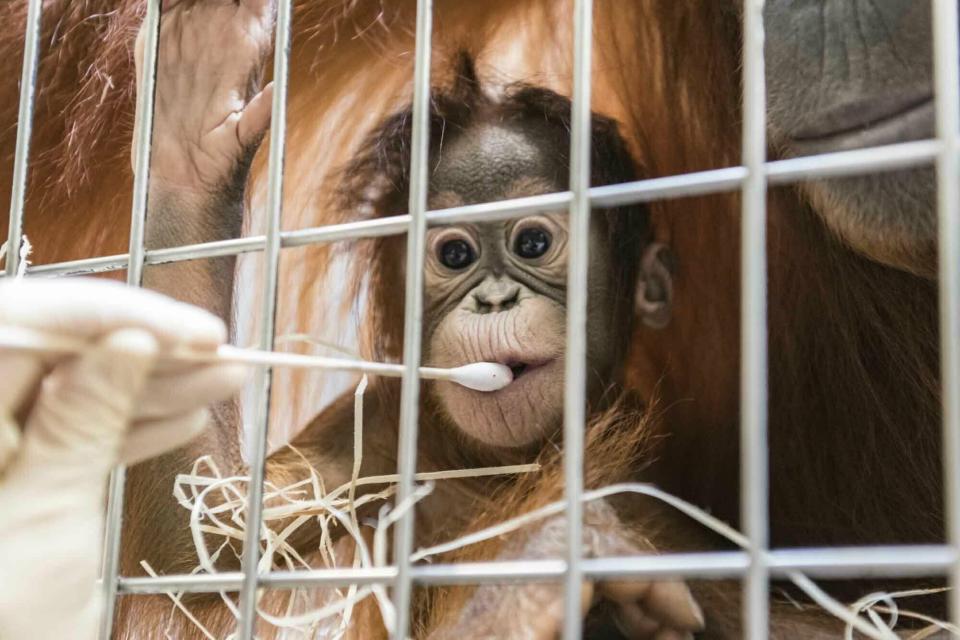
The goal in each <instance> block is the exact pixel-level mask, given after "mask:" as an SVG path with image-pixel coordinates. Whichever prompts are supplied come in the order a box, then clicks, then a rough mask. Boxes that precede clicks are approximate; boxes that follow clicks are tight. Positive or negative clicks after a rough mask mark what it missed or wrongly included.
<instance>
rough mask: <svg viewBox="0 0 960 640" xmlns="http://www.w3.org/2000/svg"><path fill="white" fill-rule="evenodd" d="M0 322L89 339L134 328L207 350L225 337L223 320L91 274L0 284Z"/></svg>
mask: <svg viewBox="0 0 960 640" xmlns="http://www.w3.org/2000/svg"><path fill="white" fill-rule="evenodd" d="M3 324H11V325H16V326H22V327H28V328H32V329H38V330H42V331H50V332H53V333H58V334H66V335H70V336H76V337H79V338H89V339H92V338H96V337H98V336H101V335H103V334H106V333H110V332H111V331H115V330H117V329H123V328H138V329H143V330H146V331H149V332H150V333H152V334H153V335H154V336H155V337H156V339H157V340H158V341H159V342H160V343H161V345H164V346H170V345H180V344H183V345H188V346H190V347H193V348H199V349H213V348H215V347H216V346H217V345H219V344H221V343H223V341H224V340H225V339H226V335H227V332H226V328H225V327H224V324H223V322H222V321H221V320H220V319H219V318H217V317H215V316H214V315H212V314H210V313H208V312H206V311H204V310H203V309H200V308H198V307H194V306H192V305H188V304H185V303H182V302H177V301H176V300H173V299H172V298H167V297H166V296H162V295H160V294H158V293H154V292H152V291H147V290H144V289H136V288H132V287H127V286H124V285H122V284H120V283H118V282H113V281H110V280H99V279H92V278H70V279H65V280H31V281H13V282H0V325H3Z"/></svg>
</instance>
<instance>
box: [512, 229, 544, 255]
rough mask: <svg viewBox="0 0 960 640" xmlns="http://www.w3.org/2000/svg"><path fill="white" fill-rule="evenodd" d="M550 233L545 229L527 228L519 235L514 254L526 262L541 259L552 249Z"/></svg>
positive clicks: (514, 245)
mask: <svg viewBox="0 0 960 640" xmlns="http://www.w3.org/2000/svg"><path fill="white" fill-rule="evenodd" d="M551 240H552V238H551V237H550V232H549V231H547V230H546V229H544V228H543V227H527V228H526V229H524V230H523V231H521V232H520V233H518V234H517V239H516V240H514V242H513V252H514V253H515V254H517V255H518V256H520V257H521V258H524V259H526V260H533V259H534V258H539V257H540V256H542V255H543V254H545V253H546V252H547V251H548V250H549V249H550V241H551Z"/></svg>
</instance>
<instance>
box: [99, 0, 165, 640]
mask: <svg viewBox="0 0 960 640" xmlns="http://www.w3.org/2000/svg"><path fill="white" fill-rule="evenodd" d="M143 28H144V29H146V42H144V48H143V77H142V78H141V79H140V86H139V87H138V91H137V113H138V114H140V120H139V121H138V122H137V130H136V131H135V132H134V136H135V141H136V145H137V157H136V159H135V162H136V166H135V167H134V179H133V207H132V211H131V213H130V245H129V246H130V249H129V251H130V261H129V264H128V265H127V284H128V285H130V286H132V287H139V286H140V283H141V280H142V279H143V256H144V250H143V229H144V222H145V221H146V217H147V194H148V192H149V189H148V187H149V184H150V146H151V140H152V136H153V105H154V94H155V90H156V79H157V57H158V51H157V50H158V48H159V43H160V0H149V1H148V2H147V15H146V18H145V19H144V27H143ZM126 477H127V473H126V467H124V465H118V466H117V467H116V468H115V469H114V470H113V473H111V474H110V487H109V491H108V496H107V526H106V536H107V540H106V545H105V549H104V559H103V617H102V618H101V623H100V638H101V640H109V638H110V636H111V635H112V633H113V618H114V612H115V609H116V599H117V583H118V578H119V574H120V539H121V534H122V531H121V525H122V523H123V489H124V483H125V482H126Z"/></svg>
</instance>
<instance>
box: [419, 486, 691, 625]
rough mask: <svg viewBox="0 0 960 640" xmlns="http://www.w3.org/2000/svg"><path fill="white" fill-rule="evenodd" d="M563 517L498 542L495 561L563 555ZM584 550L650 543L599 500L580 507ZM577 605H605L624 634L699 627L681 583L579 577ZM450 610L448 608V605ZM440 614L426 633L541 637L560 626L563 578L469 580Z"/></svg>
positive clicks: (644, 547)
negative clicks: (454, 606)
mask: <svg viewBox="0 0 960 640" xmlns="http://www.w3.org/2000/svg"><path fill="white" fill-rule="evenodd" d="M565 531H566V520H565V516H556V517H554V518H551V519H550V520H547V521H546V522H545V523H543V524H542V525H540V526H539V528H537V529H536V530H534V531H532V532H530V533H528V534H526V537H525V538H520V539H519V540H513V541H512V542H511V543H508V544H507V546H506V547H504V548H503V549H502V550H501V552H500V554H499V555H498V556H497V557H496V559H497V560H518V559H543V558H557V557H563V555H564V554H565V552H566V536H565ZM583 542H584V556H585V557H593V558H595V557H603V556H625V555H637V554H643V553H650V552H652V551H653V550H654V547H653V545H652V544H651V543H650V542H649V541H647V540H643V539H641V538H639V536H637V535H635V534H634V532H632V531H630V530H629V529H627V528H626V527H624V526H623V525H622V523H621V522H620V520H619V518H618V517H617V514H616V512H615V511H614V509H613V508H612V507H611V506H610V505H609V504H607V503H606V502H602V501H601V502H592V503H589V504H587V505H585V507H584V540H583ZM582 595H583V600H582V611H583V613H584V615H586V614H587V613H588V611H589V610H590V609H591V606H592V605H593V604H594V603H598V602H600V601H606V602H608V603H609V604H611V605H612V608H613V612H614V613H613V616H614V619H615V621H616V624H617V626H618V627H619V628H620V629H621V631H622V632H623V633H624V634H625V635H626V637H628V638H651V639H656V640H668V639H670V640H672V639H674V638H687V637H691V638H692V634H693V632H695V631H700V630H702V629H703V614H702V612H701V611H700V607H699V606H698V605H697V603H696V602H695V601H694V599H693V596H692V595H691V594H690V590H689V589H688V588H687V586H686V585H685V584H684V583H683V582H678V581H662V582H650V581H647V580H636V581H622V582H621V581H602V582H596V583H592V582H588V583H586V584H584V587H583V591H582ZM449 610H450V609H448V611H449ZM449 618H450V619H448V620H446V621H441V622H440V624H439V627H438V628H437V629H436V630H434V631H433V632H432V633H431V635H430V636H429V637H430V639H431V640H454V639H458V640H462V639H472V638H506V637H510V638H525V639H530V640H541V639H543V640H549V639H552V638H556V637H558V635H559V633H560V630H561V629H562V626H563V585H562V584H558V583H556V582H553V583H536V584H526V585H519V586H512V585H511V586H504V585H495V584H491V585H482V586H480V587H477V588H476V589H475V590H474V591H473V593H472V595H471V596H470V597H469V598H468V599H467V601H466V603H465V604H464V605H463V607H462V608H460V609H459V611H454V612H453V615H451V616H449Z"/></svg>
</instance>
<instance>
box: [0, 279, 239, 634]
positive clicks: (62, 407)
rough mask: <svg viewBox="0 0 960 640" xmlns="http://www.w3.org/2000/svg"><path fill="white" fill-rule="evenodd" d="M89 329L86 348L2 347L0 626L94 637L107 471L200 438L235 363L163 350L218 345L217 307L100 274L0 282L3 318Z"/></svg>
mask: <svg viewBox="0 0 960 640" xmlns="http://www.w3.org/2000/svg"><path fill="white" fill-rule="evenodd" d="M4 325H7V326H14V327H21V328H28V329H34V330H39V331H45V332H50V333H53V334H57V335H65V336H69V337H71V338H74V339H82V340H85V341H87V342H89V344H90V348H89V350H88V351H86V352H84V353H83V354H81V355H79V356H74V357H64V356H50V355H41V354H36V353H26V352H15V351H9V350H8V351H4V350H0V380H3V384H2V385H0V514H2V516H0V522H2V526H0V638H11V639H16V638H66V637H71V638H88V637H93V635H94V633H95V631H96V628H97V623H98V617H99V610H100V602H99V599H98V595H99V591H98V590H97V589H96V586H95V584H96V579H97V576H98V570H99V566H100V561H99V556H100V550H101V546H102V540H103V520H104V500H105V488H106V480H107V477H108V474H109V471H110V469H111V468H113V466H115V465H116V464H117V463H118V462H125V463H132V462H136V461H138V460H142V459H144V458H147V457H150V456H154V455H157V454H159V453H162V452H164V451H167V450H169V449H172V448H174V447H176V446H179V445H181V444H183V443H185V442H186V441H188V440H189V439H191V438H193V437H194V436H195V435H197V433H198V432H199V431H200V430H201V429H202V428H203V427H204V426H205V425H206V423H207V422H208V415H207V412H206V409H205V408H204V407H205V405H206V404H208V403H210V402H213V401H217V400H221V399H224V398H227V397H229V396H230V395H232V394H233V393H234V392H235V391H236V390H237V389H238V388H239V386H240V384H241V383H242V381H243V378H244V371H243V370H242V369H238V368H237V367H236V366H228V365H197V364H181V363H175V362H172V361H162V360H161V359H160V356H161V355H162V354H163V353H164V352H165V351H166V350H169V349H174V348H177V347H181V346H183V347H188V348H191V349H194V350H199V351H203V350H211V351H212V350H214V349H216V347H217V346H218V345H219V344H220V343H222V342H223V341H224V340H225V338H226V330H225V328H224V326H223V323H222V322H221V321H220V320H218V319H217V318H215V317H214V316H212V315H210V314H208V313H206V312H205V311H202V310H200V309H196V308H194V307H191V306H189V305H185V304H182V303H179V302H176V301H173V300H170V299H168V298H165V297H163V296H160V295H158V294H155V293H152V292H149V291H143V290H138V289H132V288H127V287H124V286H122V285H119V284H117V283H113V282H108V281H103V280H82V279H75V280H58V281H22V282H2V283H0V327H2V326H4Z"/></svg>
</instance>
